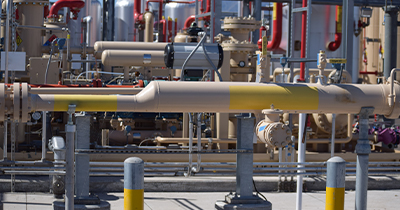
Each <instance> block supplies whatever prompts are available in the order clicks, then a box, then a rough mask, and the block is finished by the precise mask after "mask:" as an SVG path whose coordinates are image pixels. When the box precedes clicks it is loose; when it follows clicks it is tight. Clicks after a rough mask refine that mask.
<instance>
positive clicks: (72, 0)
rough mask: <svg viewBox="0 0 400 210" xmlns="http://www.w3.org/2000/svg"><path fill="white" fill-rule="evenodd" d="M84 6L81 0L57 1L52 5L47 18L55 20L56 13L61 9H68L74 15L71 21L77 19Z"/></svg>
mask: <svg viewBox="0 0 400 210" xmlns="http://www.w3.org/2000/svg"><path fill="white" fill-rule="evenodd" d="M84 6H85V2H84V1H81V0H58V1H56V3H54V4H53V5H52V7H51V9H50V13H49V16H47V17H48V18H56V17H57V15H58V11H59V10H60V9H61V8H63V7H68V8H69V9H70V10H71V12H72V13H73V14H74V17H73V19H74V20H76V19H77V18H78V13H79V11H80V10H81V9H82V8H83V7H84Z"/></svg>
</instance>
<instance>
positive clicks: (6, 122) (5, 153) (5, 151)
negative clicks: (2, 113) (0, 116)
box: [3, 116, 8, 161]
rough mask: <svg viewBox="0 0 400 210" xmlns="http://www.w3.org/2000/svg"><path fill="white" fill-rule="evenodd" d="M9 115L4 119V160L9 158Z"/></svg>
mask: <svg viewBox="0 0 400 210" xmlns="http://www.w3.org/2000/svg"><path fill="white" fill-rule="evenodd" d="M7 118H8V117H7V116H6V117H5V120H4V123H3V124H4V140H3V161H6V160H7V137H8V136H7V135H8V128H7V127H8V126H7V125H8V121H7Z"/></svg>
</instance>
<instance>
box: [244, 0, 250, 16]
mask: <svg viewBox="0 0 400 210" xmlns="http://www.w3.org/2000/svg"><path fill="white" fill-rule="evenodd" d="M249 1H250V0H243V17H249V15H250V9H249Z"/></svg>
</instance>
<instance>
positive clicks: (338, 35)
mask: <svg viewBox="0 0 400 210" xmlns="http://www.w3.org/2000/svg"><path fill="white" fill-rule="evenodd" d="M341 43H342V33H336V34H335V41H333V42H330V43H329V44H328V46H327V49H328V50H329V51H336V50H337V49H339V47H340V45H341Z"/></svg>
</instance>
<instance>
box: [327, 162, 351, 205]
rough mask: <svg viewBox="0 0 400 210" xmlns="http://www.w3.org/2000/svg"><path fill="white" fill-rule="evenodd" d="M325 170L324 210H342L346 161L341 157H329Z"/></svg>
mask: <svg viewBox="0 0 400 210" xmlns="http://www.w3.org/2000/svg"><path fill="white" fill-rule="evenodd" d="M326 169H327V171H326V203H325V210H343V209H344V192H345V188H344V187H345V175H346V161H345V160H343V158H341V157H331V158H330V159H329V160H328V161H327V166H326Z"/></svg>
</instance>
